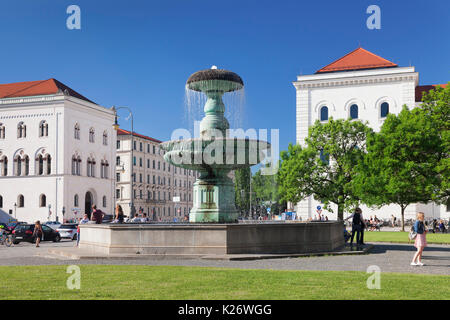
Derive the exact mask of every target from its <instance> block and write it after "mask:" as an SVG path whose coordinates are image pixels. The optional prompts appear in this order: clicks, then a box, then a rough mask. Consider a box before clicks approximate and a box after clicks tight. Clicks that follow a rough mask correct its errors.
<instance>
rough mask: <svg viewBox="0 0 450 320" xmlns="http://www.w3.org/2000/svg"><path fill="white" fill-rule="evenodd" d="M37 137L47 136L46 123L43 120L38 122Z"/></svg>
mask: <svg viewBox="0 0 450 320" xmlns="http://www.w3.org/2000/svg"><path fill="white" fill-rule="evenodd" d="M39 137H48V123H47V121H45V120H42V121H41V123H40V124H39Z"/></svg>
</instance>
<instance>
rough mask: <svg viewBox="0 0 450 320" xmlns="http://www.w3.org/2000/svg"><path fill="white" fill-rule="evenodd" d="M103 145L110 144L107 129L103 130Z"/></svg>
mask: <svg viewBox="0 0 450 320" xmlns="http://www.w3.org/2000/svg"><path fill="white" fill-rule="evenodd" d="M103 145H104V146H107V145H108V133H107V132H106V131H104V132H103Z"/></svg>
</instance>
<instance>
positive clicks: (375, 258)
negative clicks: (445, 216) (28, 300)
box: [0, 240, 450, 275]
mask: <svg viewBox="0 0 450 320" xmlns="http://www.w3.org/2000/svg"><path fill="white" fill-rule="evenodd" d="M74 245H75V242H72V241H67V240H65V241H61V242H60V243H53V242H44V243H42V244H41V247H40V248H36V247H35V246H34V245H32V244H30V243H20V244H18V245H15V246H12V247H10V248H7V247H5V246H0V265H9V266H15V265H67V264H111V265H155V266H163V265H167V266H199V267H224V268H241V269H274V270H318V271H364V272H365V271H367V268H368V267H369V266H372V265H376V266H378V267H379V268H380V269H381V272H400V273H415V274H440V275H450V246H448V245H429V246H428V247H427V248H425V251H424V255H423V262H424V263H425V266H423V267H418V266H416V267H413V266H410V265H409V263H410V262H411V259H412V256H413V254H414V251H415V248H414V247H413V245H411V244H392V243H373V245H374V247H373V248H372V249H371V250H370V253H369V254H365V255H342V256H322V257H304V258H283V259H264V260H252V261H223V260H220V261H215V260H201V259H192V260H186V259H180V260H168V259H142V258H140V259H82V260H70V259H66V258H62V257H59V256H56V255H52V254H50V253H48V250H49V249H54V248H64V247H73V246H74Z"/></svg>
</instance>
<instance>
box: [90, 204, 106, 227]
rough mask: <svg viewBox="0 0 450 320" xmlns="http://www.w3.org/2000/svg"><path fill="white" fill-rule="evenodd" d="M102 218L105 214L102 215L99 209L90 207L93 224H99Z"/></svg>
mask: <svg viewBox="0 0 450 320" xmlns="http://www.w3.org/2000/svg"><path fill="white" fill-rule="evenodd" d="M104 216H105V214H104V213H103V211H102V210H100V209H97V206H96V205H95V204H94V205H93V206H92V216H91V220H92V221H95V224H101V223H102V221H103V217H104Z"/></svg>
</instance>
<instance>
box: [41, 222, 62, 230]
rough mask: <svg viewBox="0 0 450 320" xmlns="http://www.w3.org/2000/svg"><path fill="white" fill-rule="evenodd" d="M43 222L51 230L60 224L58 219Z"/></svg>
mask: <svg viewBox="0 0 450 320" xmlns="http://www.w3.org/2000/svg"><path fill="white" fill-rule="evenodd" d="M43 224H44V225H46V226H49V227H50V228H52V229H53V230H56V229H58V228H59V227H60V226H61V222H58V221H47V222H44V223H43Z"/></svg>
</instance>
